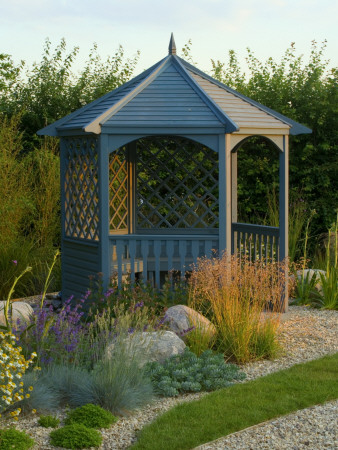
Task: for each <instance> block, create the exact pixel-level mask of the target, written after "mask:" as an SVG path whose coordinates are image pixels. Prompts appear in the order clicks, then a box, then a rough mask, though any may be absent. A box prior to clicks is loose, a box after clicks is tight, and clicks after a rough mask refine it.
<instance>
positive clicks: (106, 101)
mask: <svg viewBox="0 0 338 450" xmlns="http://www.w3.org/2000/svg"><path fill="white" fill-rule="evenodd" d="M164 59H166V58H164ZM164 59H162V60H161V61H159V62H157V63H156V64H154V65H153V66H151V67H150V68H149V69H147V70H145V71H144V72H142V73H141V74H140V75H138V76H137V77H135V78H133V79H131V80H130V81H128V82H127V83H125V84H123V85H122V86H120V87H118V88H117V89H115V90H113V91H111V92H108V93H107V94H105V95H104V96H103V97H100V98H98V99H97V100H94V101H93V102H91V103H89V104H88V105H85V106H83V107H82V108H80V109H77V110H76V111H74V112H72V113H71V114H69V115H68V116H65V117H63V118H62V119H59V120H57V121H56V122H54V123H53V124H51V125H48V126H47V127H44V128H42V129H41V130H39V131H38V132H37V134H38V135H39V136H59V133H60V131H61V130H64V129H66V130H67V129H77V130H78V129H82V128H84V127H85V126H86V125H88V123H90V122H91V121H92V120H94V119H95V118H96V117H97V116H98V115H101V114H102V113H104V112H105V111H106V110H107V109H109V108H110V107H111V106H113V105H114V104H115V103H117V101H118V100H119V99H120V98H121V96H124V95H125V94H127V93H128V92H130V91H131V90H132V89H133V88H134V87H135V86H137V85H138V84H139V83H141V82H142V81H143V80H144V79H145V78H146V77H147V76H148V75H149V74H150V73H151V72H153V71H154V70H156V68H157V67H158V66H159V65H160V64H162V62H163V61H164ZM93 111H95V112H93ZM82 115H84V117H85V118H86V119H85V120H83V119H81V124H80V125H79V124H78V123H77V122H76V123H77V125H76V126H74V125H72V124H71V122H72V121H73V120H74V121H75V120H77V121H78V120H79V117H81V116H82Z"/></svg>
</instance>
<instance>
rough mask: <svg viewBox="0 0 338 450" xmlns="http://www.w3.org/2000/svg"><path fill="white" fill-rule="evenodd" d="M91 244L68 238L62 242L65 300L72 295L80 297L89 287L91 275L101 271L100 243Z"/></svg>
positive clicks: (63, 298)
mask: <svg viewBox="0 0 338 450" xmlns="http://www.w3.org/2000/svg"><path fill="white" fill-rule="evenodd" d="M90 244H92V243H90ZM90 244H89V243H87V242H84V241H79V242H76V241H74V240H68V239H64V240H63V242H62V290H61V292H62V300H63V301H64V300H66V299H67V298H69V297H70V296H71V295H74V296H75V298H76V299H79V298H80V297H81V296H82V295H83V294H84V293H85V292H86V290H87V289H88V288H89V285H90V280H89V277H90V276H95V275H96V274H97V273H98V272H99V271H100V269H99V267H100V253H99V245H98V243H96V244H95V245H90Z"/></svg>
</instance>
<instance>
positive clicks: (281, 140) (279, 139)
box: [229, 131, 289, 152]
mask: <svg viewBox="0 0 338 450" xmlns="http://www.w3.org/2000/svg"><path fill="white" fill-rule="evenodd" d="M229 136H230V151H233V150H234V149H235V147H237V146H238V144H240V143H241V142H242V141H243V140H245V139H247V138H251V137H253V136H262V137H266V138H267V139H269V140H270V141H272V142H273V143H274V144H275V145H276V146H277V147H278V148H279V150H280V151H281V152H283V151H284V146H285V137H286V138H287V139H288V137H289V131H287V132H286V133H284V134H280V133H278V134H277V133H275V134H270V133H255V134H252V133H250V132H248V133H244V132H242V133H238V132H236V133H232V134H230V135H229Z"/></svg>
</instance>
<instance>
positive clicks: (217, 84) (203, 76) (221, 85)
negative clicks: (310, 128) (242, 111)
mask: <svg viewBox="0 0 338 450" xmlns="http://www.w3.org/2000/svg"><path fill="white" fill-rule="evenodd" d="M182 61H184V59H182ZM184 64H186V65H189V67H188V68H187V69H188V70H190V71H191V72H195V73H196V75H199V76H201V77H202V78H205V79H207V80H208V81H210V82H211V83H213V84H216V86H219V87H221V88H223V89H224V90H226V91H228V92H230V94H233V95H235V96H236V97H238V98H240V99H242V100H244V101H247V102H248V103H250V104H251V105H253V106H256V107H257V108H259V109H260V110H261V111H264V112H266V113H267V114H269V115H270V116H273V117H274V118H275V119H277V120H280V121H282V122H284V123H286V125H290V124H289V123H288V122H286V121H285V120H282V119H281V118H280V117H277V116H276V115H274V114H273V113H271V112H269V111H267V109H270V108H267V106H264V105H262V104H260V103H258V102H256V101H255V100H252V99H251V98H250V97H247V96H246V95H244V94H241V93H240V92H238V91H236V90H235V89H232V88H231V87H229V86H227V85H226V84H224V83H221V82H220V81H218V80H215V79H214V78H212V77H211V76H210V75H208V74H207V73H205V72H202V70H200V69H197V67H194V66H193V65H191V64H189V63H188V62H186V61H184ZM271 111H273V112H276V111H274V110H273V109H272V110H271Z"/></svg>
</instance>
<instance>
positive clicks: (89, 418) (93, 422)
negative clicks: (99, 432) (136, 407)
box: [65, 403, 118, 428]
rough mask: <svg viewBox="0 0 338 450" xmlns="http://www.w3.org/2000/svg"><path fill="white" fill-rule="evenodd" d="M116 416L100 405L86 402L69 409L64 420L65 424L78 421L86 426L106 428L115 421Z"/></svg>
mask: <svg viewBox="0 0 338 450" xmlns="http://www.w3.org/2000/svg"><path fill="white" fill-rule="evenodd" d="M117 420H118V419H117V417H115V416H113V414H111V413H110V412H109V411H106V410H105V409H103V408H101V407H100V406H97V405H93V404H91V403H88V404H87V405H83V406H80V407H79V408H75V409H73V410H71V411H70V412H69V413H68V415H67V417H66V420H65V424H66V425H72V424H74V423H80V424H82V425H85V426H86V427H88V428H108V427H109V426H110V425H111V424H113V423H114V422H116V421H117Z"/></svg>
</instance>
